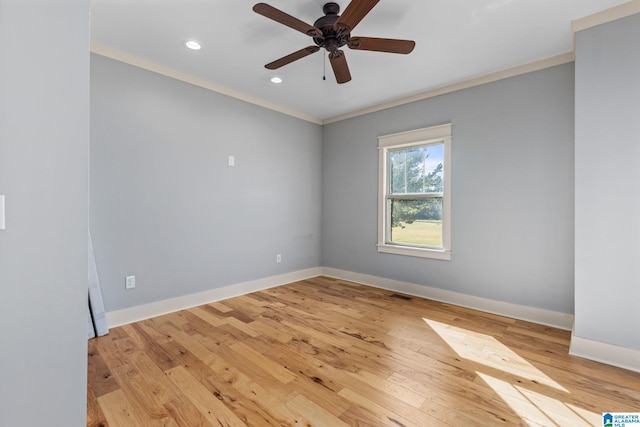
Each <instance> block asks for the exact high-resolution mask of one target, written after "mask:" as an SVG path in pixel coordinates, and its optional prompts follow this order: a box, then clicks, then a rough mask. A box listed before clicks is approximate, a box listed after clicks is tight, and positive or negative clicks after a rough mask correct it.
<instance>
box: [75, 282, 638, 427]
mask: <svg viewBox="0 0 640 427" xmlns="http://www.w3.org/2000/svg"><path fill="white" fill-rule="evenodd" d="M569 340H570V333H569V332H567V331H563V330H559V329H555V328H551V327H548V326H544V325H536V324H533V323H530V322H525V321H521V320H515V319H511V318H507V317H504V316H499V315H495V314H489V313H483V312H479V311H475V310H472V309H468V308H463V307H456V306H453V305H450V304H445V303H440V302H437V301H431V300H426V299H422V298H418V297H414V296H411V295H404V294H400V293H396V292H393V291H389V290H385V289H376V288H372V287H368V286H365V285H360V284H356V283H352V282H347V281H344V280H340V279H333V278H327V277H315V278H312V279H308V280H303V281H300V282H295V283H291V284H287V285H284V286H278V287H275V288H270V289H266V290H263V291H258V292H254V293H251V294H248V295H243V296H240V297H235V298H231V299H228V300H225V301H219V302H216V303H212V304H205V305H203V306H200V307H194V308H192V309H188V310H181V311H179V312H176V313H170V314H167V315H164V316H159V317H156V318H153V319H147V320H143V321H141V322H136V323H133V324H130V325H125V326H122V327H118V328H112V329H111V332H110V333H109V334H108V335H107V336H104V337H99V338H95V339H92V340H91V341H90V342H89V346H88V360H87V369H88V371H87V378H88V388H87V425H88V426H89V425H90V426H95V427H99V426H101V427H106V426H111V427H120V426H125V427H126V426H146V425H152V426H156V425H163V426H189V427H192V426H203V427H208V426H220V425H225V426H258V427H262V426H274V427H275V426H291V427H294V426H295V427H300V426H323V425H324V426H343V425H352V426H357V425H360V426H376V427H377V426H392V427H413V426H416V427H423V426H431V425H444V426H447V425H449V426H458V425H468V426H485V425H502V426H512V425H523V426H524V425H527V426H564V425H567V426H568V425H571V426H574V425H575V426H579V425H591V426H593V425H596V426H597V425H600V422H601V413H602V412H606V411H624V412H640V373H637V372H631V371H627V370H624V369H620V368H616V367H612V366H607V365H603V364H600V363H598V362H593V361H589V360H585V359H581V358H578V357H573V356H570V355H569V354H568V347H569Z"/></svg>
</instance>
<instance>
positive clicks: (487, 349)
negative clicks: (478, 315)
mask: <svg viewBox="0 0 640 427" xmlns="http://www.w3.org/2000/svg"><path fill="white" fill-rule="evenodd" d="M423 320H424V321H425V322H426V323H427V324H428V325H429V326H430V327H431V329H433V330H434V331H435V332H436V333H437V334H438V335H439V336H440V337H441V338H442V339H443V340H444V341H445V342H446V343H447V344H449V346H450V347H451V348H452V349H453V350H454V351H455V352H456V353H458V354H459V355H460V356H461V357H464V358H465V359H468V360H471V361H473V362H476V363H480V364H482V365H485V366H488V367H490V368H493V369H498V370H500V371H502V372H506V373H509V374H512V375H515V376H517V377H519V378H522V379H525V380H529V381H535V382H537V383H538V384H543V385H546V386H549V387H552V388H555V389H556V390H560V391H563V392H565V393H567V390H566V389H565V388H564V387H562V386H561V385H560V384H558V383H557V382H555V381H553V380H552V379H551V378H549V377H548V376H547V375H545V374H544V373H543V372H541V371H540V370H539V369H537V368H536V367H535V366H533V365H532V364H531V363H529V362H528V361H526V360H525V359H523V358H522V357H520V356H519V355H517V354H516V353H515V352H514V351H513V350H511V349H510V348H508V347H507V346H505V345H504V344H502V343H500V342H499V341H498V340H496V339H495V338H494V337H492V336H490V335H486V334H481V333H478V332H473V331H470V330H467V329H462V328H458V327H456V326H451V325H448V324H446V323H441V322H436V321H435V320H430V319H426V318H423Z"/></svg>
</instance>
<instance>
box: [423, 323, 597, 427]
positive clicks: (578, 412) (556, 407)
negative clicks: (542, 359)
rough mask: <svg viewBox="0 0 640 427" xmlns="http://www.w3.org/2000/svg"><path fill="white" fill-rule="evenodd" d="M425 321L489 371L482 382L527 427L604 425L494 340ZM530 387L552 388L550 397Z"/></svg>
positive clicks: (481, 373)
mask: <svg viewBox="0 0 640 427" xmlns="http://www.w3.org/2000/svg"><path fill="white" fill-rule="evenodd" d="M423 320H424V321H425V322H426V323H427V324H428V325H429V326H430V327H431V329H433V330H434V331H435V332H436V333H437V334H438V335H439V336H440V338H442V339H443V340H444V341H445V342H446V343H447V344H448V345H449V346H450V347H451V348H452V349H453V350H454V351H455V352H456V353H457V354H458V355H459V356H460V357H462V358H464V359H467V360H469V361H471V362H475V363H477V364H478V365H482V366H485V367H486V368H487V369H486V370H484V369H482V368H481V367H479V370H477V371H476V374H477V375H478V378H479V379H481V380H482V381H484V383H486V384H487V385H488V386H490V387H491V388H492V389H493V390H494V391H495V392H496V395H497V397H498V398H500V399H501V400H502V401H503V402H504V403H506V404H507V405H508V406H509V407H510V408H511V410H513V411H514V413H515V414H517V415H518V416H519V417H520V418H521V419H522V421H523V422H524V423H526V424H527V425H530V426H569V425H570V426H596V425H600V424H599V423H600V422H601V416H600V414H596V413H594V412H591V411H588V410H586V409H583V408H580V407H577V406H576V405H573V404H570V403H566V402H563V401H562V400H561V399H559V398H558V397H557V396H558V395H560V396H562V395H563V394H567V395H568V394H569V391H568V390H567V389H565V388H564V387H562V386H561V385H560V384H558V383H557V382H555V381H554V380H552V379H551V378H549V376H547V375H546V374H545V373H543V372H542V371H540V370H539V369H538V368H536V367H535V366H533V365H532V364H531V363H529V362H528V361H527V360H526V359H524V358H523V357H521V356H519V355H518V354H516V353H515V352H514V351H513V350H511V349H510V348H509V347H507V346H506V345H504V344H502V343H500V342H499V341H498V340H497V339H495V338H494V337H492V336H490V335H487V334H482V333H479V332H474V331H471V330H468V329H463V328H459V327H456V326H452V325H449V324H446V323H441V322H437V321H435V320H431V319H427V318H423ZM496 371H498V372H496ZM496 377H499V378H496ZM526 384H529V385H530V386H531V388H535V389H536V390H538V389H539V390H542V389H544V388H545V387H548V388H549V393H547V394H542V393H540V392H538V391H533V390H530V389H529V388H528V387H526Z"/></svg>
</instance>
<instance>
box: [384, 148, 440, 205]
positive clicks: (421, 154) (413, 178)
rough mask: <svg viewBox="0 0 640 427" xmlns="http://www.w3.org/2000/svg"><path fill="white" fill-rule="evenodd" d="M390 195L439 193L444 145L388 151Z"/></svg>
mask: <svg viewBox="0 0 640 427" xmlns="http://www.w3.org/2000/svg"><path fill="white" fill-rule="evenodd" d="M388 156H389V157H388V158H389V177H390V180H391V182H390V186H389V188H390V190H391V194H403V193H441V192H442V191H443V190H442V188H443V186H442V177H443V171H442V169H443V164H444V144H434V145H422V146H418V147H409V148H404V149H400V150H389V153H388Z"/></svg>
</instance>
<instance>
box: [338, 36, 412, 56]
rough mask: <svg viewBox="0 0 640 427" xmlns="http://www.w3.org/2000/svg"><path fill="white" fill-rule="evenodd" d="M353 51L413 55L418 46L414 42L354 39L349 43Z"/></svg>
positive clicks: (373, 38)
mask: <svg viewBox="0 0 640 427" xmlns="http://www.w3.org/2000/svg"><path fill="white" fill-rule="evenodd" d="M347 46H349V47H350V48H351V49H356V50H375V51H377V52H389V53H403V54H407V53H411V51H412V50H413V48H414V47H415V46H416V42H414V41H413V40H398V39H379V38H376V37H352V38H350V39H349V42H348V43H347Z"/></svg>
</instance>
